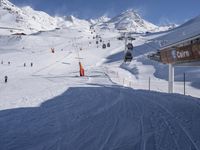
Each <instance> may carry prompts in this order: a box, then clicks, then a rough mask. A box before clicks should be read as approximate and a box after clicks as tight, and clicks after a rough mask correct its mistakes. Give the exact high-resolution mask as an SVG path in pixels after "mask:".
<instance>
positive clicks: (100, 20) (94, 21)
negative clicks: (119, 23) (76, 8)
mask: <svg viewBox="0 0 200 150" xmlns="http://www.w3.org/2000/svg"><path fill="white" fill-rule="evenodd" d="M110 19H111V18H109V17H107V16H105V15H104V16H101V17H99V18H97V19H90V23H91V24H93V25H95V24H96V25H97V24H98V25H100V24H102V23H105V22H108V21H109V20H110Z"/></svg>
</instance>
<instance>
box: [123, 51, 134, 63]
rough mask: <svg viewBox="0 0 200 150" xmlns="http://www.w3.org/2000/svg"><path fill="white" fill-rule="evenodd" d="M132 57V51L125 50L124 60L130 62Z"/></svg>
mask: <svg viewBox="0 0 200 150" xmlns="http://www.w3.org/2000/svg"><path fill="white" fill-rule="evenodd" d="M132 59H133V56H132V53H131V52H130V51H127V52H126V53H125V56H124V62H125V63H126V62H131V61H132Z"/></svg>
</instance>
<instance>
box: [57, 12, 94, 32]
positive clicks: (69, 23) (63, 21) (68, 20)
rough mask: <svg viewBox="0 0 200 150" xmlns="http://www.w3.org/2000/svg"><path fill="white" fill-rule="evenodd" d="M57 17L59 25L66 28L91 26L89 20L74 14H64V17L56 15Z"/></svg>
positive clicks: (87, 27)
mask: <svg viewBox="0 0 200 150" xmlns="http://www.w3.org/2000/svg"><path fill="white" fill-rule="evenodd" d="M55 19H56V20H57V22H58V26H59V27H62V28H65V27H68V28H79V29H88V30H89V28H90V26H91V23H90V22H89V21H86V20H83V19H79V18H76V17H74V16H72V15H70V16H64V17H55Z"/></svg>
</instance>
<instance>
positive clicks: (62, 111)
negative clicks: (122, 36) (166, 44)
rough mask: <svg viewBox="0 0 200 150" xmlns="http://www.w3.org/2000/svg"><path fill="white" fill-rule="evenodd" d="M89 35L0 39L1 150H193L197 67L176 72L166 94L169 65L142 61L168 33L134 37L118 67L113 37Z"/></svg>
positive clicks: (199, 108)
mask: <svg viewBox="0 0 200 150" xmlns="http://www.w3.org/2000/svg"><path fill="white" fill-rule="evenodd" d="M95 29H96V32H95V33H93V34H91V31H89V30H88V29H86V28H81V29H77V28H74V29H72V28H70V29H68V28H65V29H56V30H52V31H46V32H38V33H35V34H32V35H27V36H19V35H18V36H15V35H4V36H3V35H2V36H0V62H2V63H3V64H0V79H1V82H0V150H130V149H131V150H199V149H200V117H199V116H200V101H199V98H200V92H199V91H200V90H199V89H200V86H199V84H198V83H200V80H199V72H200V70H199V68H178V69H177V70H176V76H175V79H176V82H175V93H176V94H167V88H168V87H167V71H168V70H167V66H165V65H162V64H158V63H157V62H153V61H150V60H148V59H147V57H146V55H147V54H148V53H149V52H151V51H153V50H155V49H153V48H152V47H153V46H156V43H157V41H164V39H165V38H166V36H164V37H162V35H163V34H167V33H162V34H160V33H158V34H152V35H148V36H144V35H143V34H137V35H133V36H135V37H136V39H137V40H136V41H134V42H133V44H134V46H135V49H134V56H135V57H134V60H133V61H132V62H131V63H130V64H124V63H123V55H124V51H123V50H124V42H123V41H119V40H117V37H119V33H117V32H114V31H105V30H104V31H102V30H100V29H99V28H95ZM172 33H173V31H172ZM96 34H99V35H101V37H102V39H103V42H104V43H106V44H107V43H108V42H109V41H110V43H111V47H110V48H107V49H102V48H101V47H102V44H99V45H98V46H97V45H96V40H93V36H96ZM149 41H155V43H150V44H151V46H150V45H149V44H146V43H148V42H149ZM90 42H91V44H89V43H90ZM51 48H54V49H55V53H52V51H51ZM80 48H82V50H80ZM79 56H80V61H81V62H82V65H83V66H84V68H85V74H86V76H85V77H79V66H78V62H79V60H78V57H79ZM8 62H10V64H8ZM31 62H32V63H33V67H31V66H30V64H31ZM24 64H25V66H24ZM184 72H186V73H187V83H186V94H187V95H188V96H183V95H181V94H182V93H183V82H182V77H183V76H182V75H183V73H184ZM4 76H8V83H4ZM149 77H150V78H151V90H152V91H149V90H148V79H149ZM161 92H163V93H161Z"/></svg>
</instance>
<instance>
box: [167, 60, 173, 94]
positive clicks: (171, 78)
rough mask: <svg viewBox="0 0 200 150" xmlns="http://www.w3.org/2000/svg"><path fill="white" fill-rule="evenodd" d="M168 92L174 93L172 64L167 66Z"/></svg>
mask: <svg viewBox="0 0 200 150" xmlns="http://www.w3.org/2000/svg"><path fill="white" fill-rule="evenodd" d="M168 92H169V93H173V92H174V66H173V65H172V64H169V80H168Z"/></svg>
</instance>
